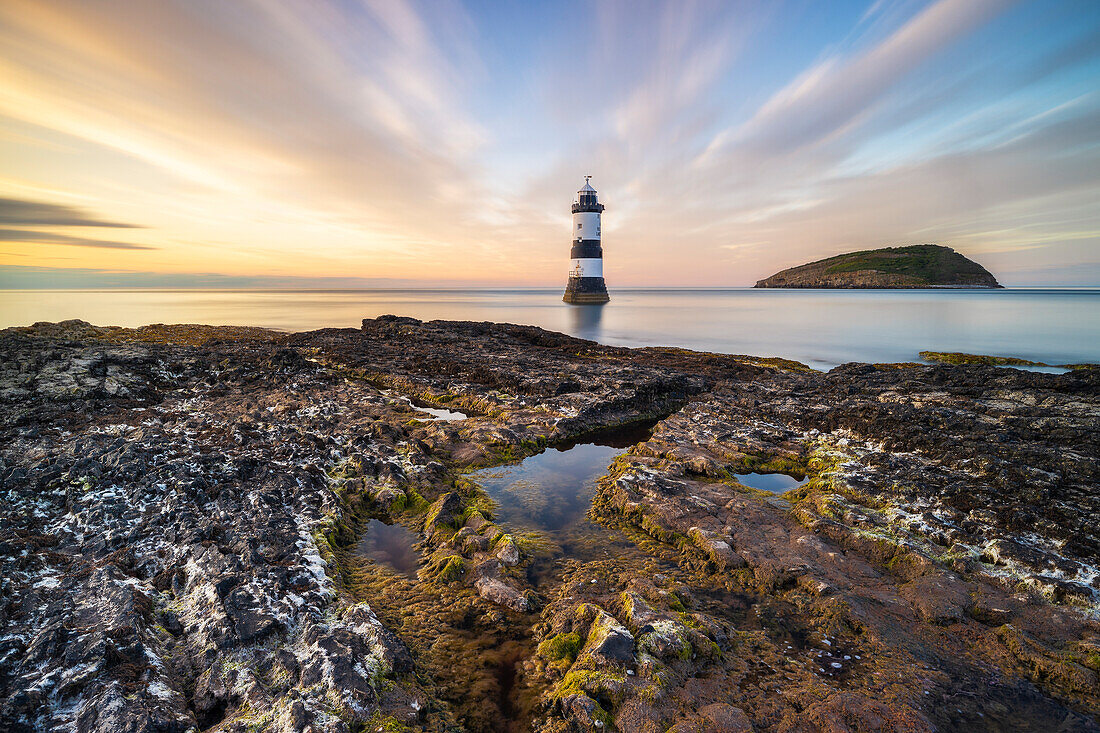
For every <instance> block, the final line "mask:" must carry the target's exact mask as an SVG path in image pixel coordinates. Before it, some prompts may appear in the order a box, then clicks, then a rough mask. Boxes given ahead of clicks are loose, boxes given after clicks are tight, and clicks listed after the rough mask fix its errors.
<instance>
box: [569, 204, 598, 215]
mask: <svg viewBox="0 0 1100 733" xmlns="http://www.w3.org/2000/svg"><path fill="white" fill-rule="evenodd" d="M579 211H595V212H597V213H602V212H603V204H582V203H580V202H574V203H573V213H574V214H576V213H577V212H579Z"/></svg>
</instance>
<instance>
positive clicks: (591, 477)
mask: <svg viewBox="0 0 1100 733" xmlns="http://www.w3.org/2000/svg"><path fill="white" fill-rule="evenodd" d="M621 452H622V451H621V450H620V449H618V448H612V447H610V446H603V445H578V446H574V447H573V448H569V449H567V450H560V449H557V448H549V449H547V450H546V451H545V452H543V453H539V454H538V455H537V456H531V457H530V458H528V459H526V460H524V461H523V462H522V463H519V464H516V465H514V466H504V467H500V468H487V469H483V470H481V471H478V472H476V473H474V474H473V476H472V477H471V478H473V479H474V480H475V481H477V482H478V483H479V484H481V486H482V487H483V488H484V489H485V491H486V492H488V494H489V495H490V496H491V497H493V499H494V500H495V501H496V502H497V504H498V505H499V511H498V512H497V517H498V519H499V520H500V521H501V522H502V523H503V524H505V525H507V526H508V527H509V528H510V529H512V528H515V529H526V530H544V531H551V532H553V531H558V530H562V529H565V528H566V527H569V526H570V525H574V524H576V523H577V522H583V521H587V520H585V519H584V514H585V512H587V511H588V507H589V505H590V504H591V502H592V496H593V494H594V493H595V490H596V488H595V487H596V479H597V478H598V477H599V476H600V475H601V474H603V473H604V472H605V471H606V470H607V466H608V464H610V463H611V461H612V460H614V458H615V456H617V455H618V454H619V453H621Z"/></svg>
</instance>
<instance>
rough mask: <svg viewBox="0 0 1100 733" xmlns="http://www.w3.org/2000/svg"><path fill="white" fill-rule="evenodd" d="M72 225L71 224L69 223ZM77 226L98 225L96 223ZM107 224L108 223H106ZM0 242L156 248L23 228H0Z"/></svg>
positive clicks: (113, 247)
mask: <svg viewBox="0 0 1100 733" xmlns="http://www.w3.org/2000/svg"><path fill="white" fill-rule="evenodd" d="M69 226H72V225H69ZM77 226H100V225H98V224H91V225H77ZM108 226H109V225H108ZM0 242H11V243H14V244H30V243H32V242H36V243H41V244H61V245H67V246H71V247H100V248H102V249H133V250H138V249H147V250H151V249H157V248H156V247H150V246H148V245H144V244H134V243H133V242H111V241H107V240H103V239H89V238H87V237H74V236H70V235H67V234H52V233H50V232H32V231H26V230H23V229H0Z"/></svg>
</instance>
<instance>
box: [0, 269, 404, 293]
mask: <svg viewBox="0 0 1100 733" xmlns="http://www.w3.org/2000/svg"><path fill="white" fill-rule="evenodd" d="M416 285H421V286H423V281H417V280H408V279H400V278H385V277H381V278H379V277H375V278H366V277H293V276H287V277H265V276H234V275H224V274H221V273H216V272H176V273H173V272H167V273H166V272H149V271H140V270H107V269H103V268H93V267H41V266H24V265H6V266H5V265H0V289H8V290H34V289H38V288H241V289H289V290H315V289H316V290H334V289H340V290H343V289H360V288H407V287H411V286H416Z"/></svg>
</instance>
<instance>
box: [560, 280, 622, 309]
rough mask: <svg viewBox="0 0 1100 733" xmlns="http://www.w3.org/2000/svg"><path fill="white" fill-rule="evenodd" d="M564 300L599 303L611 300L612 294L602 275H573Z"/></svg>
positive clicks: (567, 301)
mask: <svg viewBox="0 0 1100 733" xmlns="http://www.w3.org/2000/svg"><path fill="white" fill-rule="evenodd" d="M562 300H564V301H565V302H566V303H573V304H575V305H598V304H600V303H606V302H607V301H609V300H611V296H609V295H608V294H607V286H606V285H604V282H603V278H602V277H571V278H569V284H568V285H566V286H565V297H563V298H562Z"/></svg>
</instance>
